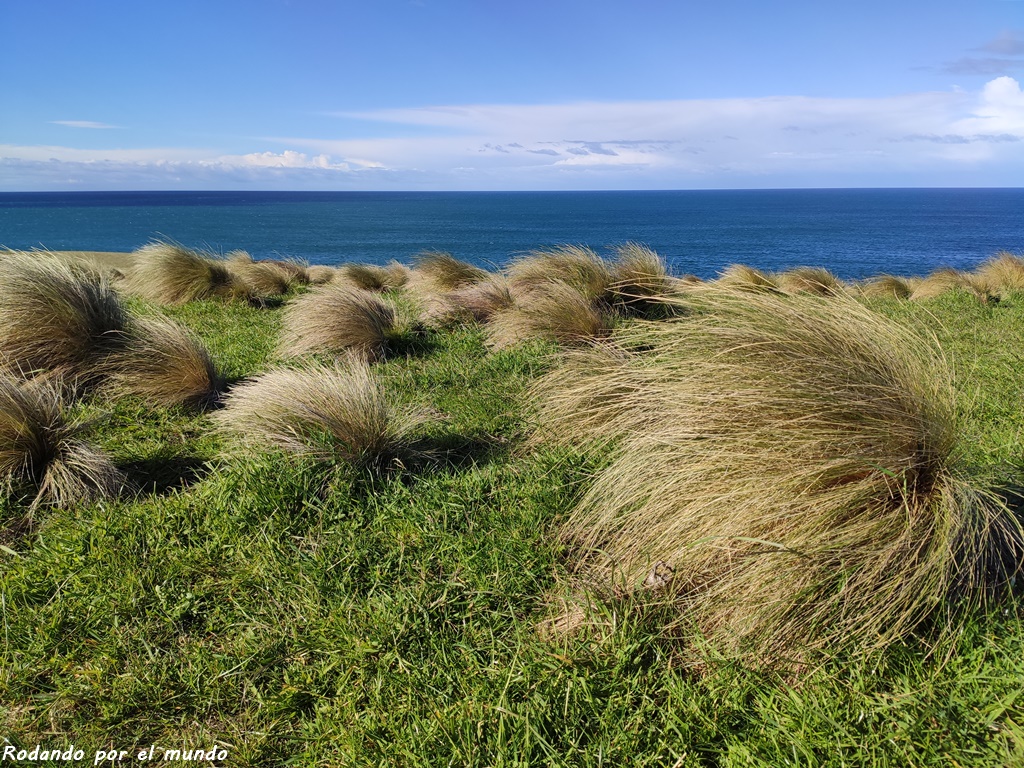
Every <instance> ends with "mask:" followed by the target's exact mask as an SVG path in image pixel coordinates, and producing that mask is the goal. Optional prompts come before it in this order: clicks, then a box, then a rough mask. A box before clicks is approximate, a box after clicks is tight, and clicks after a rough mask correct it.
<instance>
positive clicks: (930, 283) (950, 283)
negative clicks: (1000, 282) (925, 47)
mask: <svg viewBox="0 0 1024 768" xmlns="http://www.w3.org/2000/svg"><path fill="white" fill-rule="evenodd" d="M950 291H966V292H967V293H969V294H971V295H972V296H974V297H975V298H976V299H978V300H979V301H981V302H988V301H989V299H990V298H992V294H991V293H990V292H989V290H988V287H987V286H986V285H985V282H984V281H983V280H981V279H979V278H978V277H977V276H975V275H973V274H971V273H970V272H961V271H959V270H956V269H937V270H935V271H934V272H932V273H931V274H930V275H928V276H927V277H925V278H924V279H923V280H921V281H920V282H919V283H918V284H917V285H916V286H915V287H914V290H913V291H911V293H910V300H911V301H922V300H925V299H934V298H936V297H937V296H942V295H943V294H945V293H949V292H950Z"/></svg>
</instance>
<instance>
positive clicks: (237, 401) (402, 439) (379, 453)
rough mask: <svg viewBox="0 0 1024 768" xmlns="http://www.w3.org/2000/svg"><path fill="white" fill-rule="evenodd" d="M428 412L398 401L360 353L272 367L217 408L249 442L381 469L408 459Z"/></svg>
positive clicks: (228, 428)
mask: <svg viewBox="0 0 1024 768" xmlns="http://www.w3.org/2000/svg"><path fill="white" fill-rule="evenodd" d="M428 418H429V415H428V412H427V411H424V410H422V409H417V408H414V407H410V406H408V405H406V406H402V405H399V404H398V403H396V402H395V400H394V399H393V397H391V396H390V395H389V394H388V392H387V391H386V390H385V389H384V388H383V386H382V385H381V383H380V381H379V380H378V379H377V377H376V376H375V374H374V373H373V372H372V371H371V370H370V368H369V366H367V364H366V363H365V362H363V361H361V360H359V359H357V358H349V359H346V360H342V361H339V362H338V363H337V364H335V365H334V366H332V367H331V366H324V365H315V364H311V365H308V366H306V367H304V368H300V369H289V368H278V369H275V370H272V371H268V372H267V373H263V374H261V375H259V376H257V377H256V378H255V379H253V380H251V381H247V382H245V383H243V384H241V385H239V386H237V387H235V388H234V389H232V390H231V391H230V392H229V393H228V395H227V397H226V398H225V406H224V408H222V409H221V410H219V411H217V412H216V413H214V414H213V419H214V422H215V423H216V425H217V428H218V430H219V431H220V432H221V433H222V434H224V435H226V436H228V437H229V438H230V439H236V440H237V441H239V442H241V443H242V444H244V445H248V446H251V447H257V448H259V447H262V448H264V449H268V448H269V449H277V450H281V451H284V452H286V453H290V454H294V455H297V456H309V457H312V458H313V459H315V460H318V461H324V462H327V461H342V462H345V463H348V464H352V465H355V466H358V467H376V468H386V467H389V466H394V465H396V464H402V463H405V462H408V461H409V460H410V459H411V458H412V457H413V456H414V455H415V451H414V449H413V436H414V435H415V433H416V431H417V430H418V429H419V428H421V427H422V425H423V424H424V423H425V422H426V421H427V420H428Z"/></svg>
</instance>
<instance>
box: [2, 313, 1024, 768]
mask: <svg viewBox="0 0 1024 768" xmlns="http://www.w3.org/2000/svg"><path fill="white" fill-rule="evenodd" d="M136 306H142V305H141V304H139V303H137V304H136ZM872 306H874V307H875V308H877V309H878V310H879V311H881V312H883V313H884V314H887V315H889V316H891V317H893V318H895V319H897V320H899V321H900V322H904V323H908V324H912V325H914V326H917V327H921V328H924V329H927V330H929V331H931V332H934V333H935V334H937V335H938V337H939V339H940V341H941V344H942V348H943V349H944V351H945V353H946V354H947V355H948V357H949V359H950V361H951V362H952V363H953V365H954V368H955V371H956V374H957V391H958V396H959V398H960V400H959V405H960V407H961V408H962V410H963V411H964V412H965V414H966V421H965V424H966V434H965V438H966V440H965V443H966V444H967V445H968V446H969V457H968V458H969V459H970V460H971V461H972V462H973V463H975V464H977V465H978V466H980V467H981V468H982V470H983V471H984V472H986V473H989V474H992V475H995V476H998V477H999V478H1001V479H1002V480H1003V481H1004V482H1006V483H1008V484H1021V483H1022V479H1024V432H1022V429H1024V399H1022V397H1021V394H1022V391H1021V390H1022V384H1024V378H1022V370H1024V368H1022V365H1021V350H1022V349H1024V300H1022V299H1010V300H1004V301H1002V302H999V303H990V304H981V303H979V302H978V301H976V300H975V299H974V298H972V297H971V296H969V295H967V294H965V293H952V294H948V295H946V296H943V297H941V298H939V299H936V300H933V301H928V302H922V303H915V304H910V303H907V302H897V301H895V300H884V299H879V300H874V301H872ZM166 312H167V314H169V315H170V316H172V317H173V318H175V319H177V320H179V321H180V322H182V323H184V324H186V325H187V326H189V327H190V328H192V329H193V330H194V331H195V332H196V333H197V334H198V335H199V336H200V337H201V338H202V339H203V340H204V341H205V343H206V345H207V346H208V348H209V350H210V352H211V354H212V356H213V358H214V359H215V360H216V362H217V363H218V365H219V366H220V368H221V371H222V373H223V374H224V375H225V377H226V378H227V379H228V381H229V382H237V381H239V380H241V379H243V378H245V377H250V376H252V375H254V374H256V373H259V372H261V371H263V370H266V369H267V368H268V367H270V366H271V365H273V364H274V363H276V362H278V359H277V358H276V353H275V348H276V343H277V335H278V332H279V329H280V325H281V309H280V308H279V307H278V308H274V307H271V308H256V307H252V306H248V305H241V304H223V303H218V302H211V301H199V302H193V303H190V304H187V305H185V306H182V307H173V308H168V309H166ZM556 350H557V348H556V347H555V346H554V345H553V344H548V343H546V342H540V341H538V342H531V343H528V344H524V345H519V346H514V347H510V348H508V349H501V350H500V351H488V348H487V346H486V345H485V343H484V336H483V333H482V332H481V331H480V330H479V329H478V328H477V327H473V326H470V327H461V328H455V329H453V330H446V331H443V332H441V331H438V332H429V333H428V334H427V335H425V336H424V337H423V338H420V339H418V340H416V342H415V343H414V344H410V345H407V346H406V347H405V348H403V350H402V352H403V354H402V355H400V356H397V357H394V358H392V359H389V360H386V361H384V362H379V363H375V364H374V368H375V370H376V371H378V372H379V374H380V375H381V377H382V378H383V381H384V382H385V384H386V385H387V386H388V387H390V388H391V389H392V390H393V391H395V392H396V393H397V395H398V397H399V398H400V399H402V401H403V402H406V403H408V404H409V405H410V406H416V407H423V408H428V409H430V412H431V413H432V414H433V417H432V418H431V419H430V420H429V421H428V422H427V423H426V425H425V426H423V427H422V429H421V432H420V433H419V434H418V435H417V436H416V437H417V440H418V444H419V445H420V446H421V447H422V448H423V449H424V453H425V454H426V455H425V457H424V458H422V459H420V460H417V461H414V462H410V464H409V465H408V466H406V467H404V468H399V469H396V470H395V471H393V472H391V473H385V474H383V475H382V474H379V473H373V472H370V471H368V470H360V469H354V468H350V467H346V466H326V467H325V466H324V465H318V464H315V463H313V462H311V461H308V460H305V459H292V458H286V457H284V456H281V455H273V454H267V453H251V452H241V451H232V450H231V448H230V446H229V444H228V443H226V442H222V440H221V439H220V438H218V437H216V436H215V435H214V434H213V432H212V430H211V423H210V419H209V416H205V415H196V414H190V413H189V412H187V411H185V410H181V409H177V408H169V409H160V408H153V407H150V406H146V405H144V404H143V403H142V402H141V401H134V400H132V399H130V398H124V399H119V400H117V401H116V402H113V401H109V400H106V399H103V398H102V397H99V396H96V397H93V398H92V399H88V400H86V401H85V402H84V403H82V404H81V405H79V406H76V407H77V408H79V409H81V411H82V412H83V413H86V414H94V413H97V412H100V411H105V412H108V414H109V415H108V416H107V418H106V419H105V420H103V421H102V422H101V423H100V424H99V425H98V426H97V427H96V428H95V430H94V431H93V433H92V435H91V437H92V439H93V441H94V442H96V443H97V444H98V445H100V446H101V447H103V448H104V449H105V450H106V451H107V452H108V453H109V454H111V455H112V457H113V458H114V460H115V463H116V464H117V465H118V467H120V468H121V469H122V470H123V471H125V472H126V473H127V475H128V476H129V478H130V479H131V480H132V481H133V482H134V483H135V484H136V485H138V486H140V487H141V488H143V489H144V492H143V493H141V494H140V495H139V496H138V498H136V499H133V500H122V501H114V502H110V501H107V502H97V503H93V504H89V505H77V506H70V507H67V508H60V509H54V508H49V509H47V508H40V509H38V510H36V511H35V513H34V516H33V517H32V519H31V520H27V519H25V517H24V516H25V511H26V504H25V503H24V502H21V501H18V500H16V499H6V500H3V501H0V525H2V529H0V537H2V538H0V544H2V545H3V549H2V551H0V558H2V561H3V570H2V575H0V608H2V613H3V626H2V628H0V632H2V635H0V737H4V738H6V739H7V741H6V742H4V744H5V745H12V746H14V747H16V748H17V749H18V750H20V749H27V750H31V749H32V748H33V747H35V746H36V745H41V746H42V748H44V749H65V748H66V747H67V746H68V745H70V744H74V745H75V748H76V749H82V750H83V751H84V752H85V761H86V762H88V763H89V764H91V763H92V761H93V755H94V753H95V750H109V749H118V750H124V751H125V752H126V753H127V754H126V756H125V757H124V759H123V760H121V761H120V762H119V763H117V764H122V765H123V764H135V763H137V762H138V761H137V760H136V759H135V756H136V755H137V753H138V752H139V751H140V750H143V749H148V748H149V747H150V746H151V745H156V751H155V757H154V759H153V760H151V761H149V762H150V763H151V764H161V762H160V756H161V755H162V754H163V750H164V749H183V750H192V749H202V750H204V751H205V750H209V749H211V748H213V747H217V748H218V749H221V750H223V751H225V752H226V753H227V757H226V759H224V760H223V761H221V764H225V765H238V766H275V765H296V766H338V765H381V766H406V765H408V766H446V765H453V766H462V765H479V766H537V765H552V766H561V765H567V766H625V765H629V766H783V765H790V766H887V765H891V766H1007V765H1024V625H1022V621H1021V615H1020V613H1019V610H1018V609H1019V605H1018V604H1009V605H1005V606H1004V607H1003V608H1002V609H1001V610H998V611H994V612H992V613H991V614H986V615H975V616H974V617H972V619H971V621H970V622H968V624H967V625H966V627H965V628H964V630H963V631H962V632H961V633H959V634H958V635H957V636H955V637H951V638H947V639H944V640H943V641H942V642H941V643H940V644H939V645H937V646H935V645H931V644H929V643H928V642H927V640H926V639H923V638H916V639H910V640H908V641H907V642H906V643H903V644H900V645H898V646H896V647H890V648H889V649H888V650H887V651H885V652H884V653H879V654H873V655H867V656H858V657H846V656H843V655H832V656H828V657H826V658H823V659H820V660H817V661H816V662H815V663H813V664H809V665H807V666H805V667H802V668H800V669H798V670H797V671H796V672H795V673H794V672H792V671H790V672H788V673H785V674H783V673H780V672H777V671H772V669H770V668H764V667H762V668H753V667H751V666H745V665H743V664H740V663H738V662H736V661H733V660H730V659H729V658H726V657H723V656H721V655H719V654H717V653H716V652H715V651H714V650H713V649H711V648H706V647H703V646H702V644H701V642H700V639H699V638H698V637H697V636H695V635H692V634H691V635H688V634H687V633H686V632H685V631H684V630H681V629H677V630H674V631H673V632H672V633H671V634H669V633H666V632H665V631H663V630H661V629H660V627H662V626H664V621H662V620H661V619H663V618H664V617H663V615H662V613H663V612H664V610H665V609H664V607H663V606H660V605H658V602H657V597H656V595H651V596H648V597H644V596H633V597H631V598H624V599H622V600H620V601H617V602H614V603H609V604H601V605H596V606H594V608H593V610H594V613H595V616H594V617H593V620H592V621H591V622H590V623H591V626H590V627H589V628H588V629H587V630H586V631H581V632H578V633H575V634H565V633H561V634H556V635H554V636H552V635H551V634H550V633H545V632H543V631H541V629H540V627H541V625H542V623H543V621H544V619H546V618H549V617H551V616H554V615H556V614H557V613H558V611H559V608H560V606H561V605H562V604H563V603H564V602H565V601H568V600H571V599H572V598H573V594H574V593H573V584H572V577H571V571H572V565H573V563H572V560H571V552H569V551H568V550H567V549H566V548H565V547H564V546H563V545H561V544H559V543H558V541H557V537H556V536H554V535H553V532H554V531H555V529H556V526H557V524H558V523H559V522H560V521H561V520H562V519H563V518H564V516H565V515H566V514H567V512H568V510H569V509H570V508H571V507H572V505H573V504H574V502H575V501H576V500H577V499H578V498H579V496H580V495H581V493H582V492H583V491H584V490H585V488H586V487H587V482H588V478H589V476H590V475H591V473H592V472H593V471H594V470H595V469H596V466H597V462H599V460H600V459H599V457H594V456H586V455H583V454H580V453H578V452H575V451H573V450H570V449H560V448H559V449H556V448H530V447H528V446H527V445H526V444H525V439H524V438H525V436H526V435H527V434H528V433H529V432H530V429H531V424H530V418H531V417H530V413H529V411H528V410H527V409H526V408H525V405H524V402H525V401H524V394H525V392H526V390H527V388H528V387H529V386H530V384H531V383H532V382H533V381H534V380H535V379H536V378H537V377H538V376H539V375H540V374H541V373H543V372H545V371H546V370H548V369H549V368H550V367H551V366H552V365H554V364H555V358H554V354H555V352H556ZM0 746H3V745H0ZM60 764H63V763H60ZM105 764H113V762H111V761H108V762H106V763H105ZM166 764H171V762H166Z"/></svg>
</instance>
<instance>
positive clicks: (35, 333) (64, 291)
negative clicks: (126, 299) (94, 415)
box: [0, 253, 127, 385]
mask: <svg viewBox="0 0 1024 768" xmlns="http://www.w3.org/2000/svg"><path fill="white" fill-rule="evenodd" d="M0 285H3V287H4V297H3V301H0V369H6V370H7V371H8V372H10V373H14V374H16V375H19V376H35V375H39V374H51V375H56V376H58V377H63V378H66V379H68V380H70V381H72V382H73V383H74V384H77V385H84V384H88V383H90V382H91V380H92V379H93V378H94V376H95V374H94V366H95V365H96V363H97V362H99V361H100V360H102V359H103V358H104V357H105V356H106V355H107V354H109V353H110V352H111V351H112V350H114V349H116V348H117V347H118V346H119V345H120V344H121V342H122V340H123V331H124V328H125V325H126V322H127V315H126V312H125V310H124V308H123V307H122V305H121V300H120V298H119V297H118V295H117V294H116V293H115V292H114V291H113V289H112V288H111V287H110V285H109V284H108V283H107V281H106V279H105V278H103V277H102V276H101V275H100V274H99V273H97V272H94V271H92V270H89V269H85V268H81V267H76V266H71V265H70V264H68V263H66V262H65V261H62V260H60V259H58V258H57V257H55V256H53V255H52V254H46V253H8V254H4V255H3V256H2V257H0Z"/></svg>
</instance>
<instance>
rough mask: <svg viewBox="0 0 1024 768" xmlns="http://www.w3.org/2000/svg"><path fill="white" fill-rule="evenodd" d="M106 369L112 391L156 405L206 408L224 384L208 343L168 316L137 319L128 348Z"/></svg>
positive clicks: (109, 359)
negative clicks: (205, 343) (207, 345)
mask: <svg viewBox="0 0 1024 768" xmlns="http://www.w3.org/2000/svg"><path fill="white" fill-rule="evenodd" d="M103 370H104V373H105V374H106V382H105V385H104V386H105V387H106V388H107V389H108V391H109V392H111V393H112V394H114V395H115V396H121V395H132V396H135V397H139V398H141V399H143V400H145V401H146V402H148V403H150V404H151V405H158V406H175V405H183V406H186V407H188V408H197V409H202V408H206V407H208V406H211V405H213V404H215V403H216V402H217V399H218V397H219V395H220V392H221V390H222V389H223V388H224V381H223V379H222V378H221V376H220V374H219V373H218V372H217V367H216V365H214V362H213V360H212V359H211V357H210V353H209V352H208V351H207V350H206V347H205V346H203V344H202V342H200V341H199V340H198V339H197V338H196V337H195V336H194V335H192V334H191V333H190V332H189V331H188V330H187V329H186V328H184V327H183V326H181V325H179V324H178V323H176V322H174V321H173V320H170V319H168V318H166V317H138V318H135V319H133V320H132V323H131V326H130V329H129V333H128V336H127V339H126V341H125V344H124V346H123V348H121V349H119V350H118V351H117V352H115V353H114V354H112V355H111V356H110V357H108V358H107V360H106V361H105V363H104V365H103Z"/></svg>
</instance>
